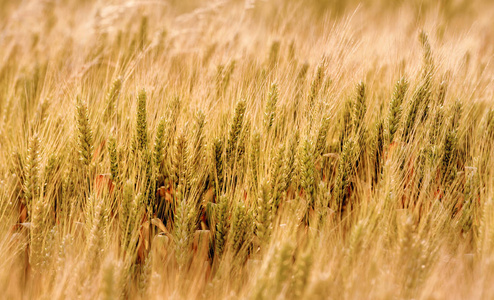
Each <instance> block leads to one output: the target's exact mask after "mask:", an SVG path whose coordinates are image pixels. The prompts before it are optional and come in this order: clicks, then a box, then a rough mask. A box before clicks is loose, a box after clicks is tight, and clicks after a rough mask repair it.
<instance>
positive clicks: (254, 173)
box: [249, 131, 261, 190]
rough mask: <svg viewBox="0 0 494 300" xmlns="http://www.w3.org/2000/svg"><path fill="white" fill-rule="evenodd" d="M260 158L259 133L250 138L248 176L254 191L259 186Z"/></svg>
mask: <svg viewBox="0 0 494 300" xmlns="http://www.w3.org/2000/svg"><path fill="white" fill-rule="evenodd" d="M260 157H261V134H260V133H259V132H257V131H256V132H254V135H253V137H252V144H251V149H250V159H249V166H250V174H251V179H252V187H253V188H254V190H257V189H258V186H259V160H260Z"/></svg>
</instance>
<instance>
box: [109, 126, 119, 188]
mask: <svg viewBox="0 0 494 300" xmlns="http://www.w3.org/2000/svg"><path fill="white" fill-rule="evenodd" d="M108 156H109V157H110V173H111V178H112V180H113V181H114V182H118V181H119V178H120V172H119V167H118V154H117V141H116V140H115V137H113V136H111V137H110V138H109V139H108Z"/></svg>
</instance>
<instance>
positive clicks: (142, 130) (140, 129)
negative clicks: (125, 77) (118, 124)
mask: <svg viewBox="0 0 494 300" xmlns="http://www.w3.org/2000/svg"><path fill="white" fill-rule="evenodd" d="M136 115H137V116H136V132H135V136H134V142H133V150H134V151H142V150H144V149H147V144H148V132H147V120H146V118H147V117H146V91H145V90H144V89H142V90H141V91H139V95H138V96H137V113H136Z"/></svg>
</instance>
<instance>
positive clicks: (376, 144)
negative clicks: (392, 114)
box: [372, 120, 384, 184]
mask: <svg viewBox="0 0 494 300" xmlns="http://www.w3.org/2000/svg"><path fill="white" fill-rule="evenodd" d="M383 153H384V122H383V121H382V120H379V121H377V123H376V126H375V129H374V138H373V141H372V159H373V161H374V176H373V182H374V184H375V183H377V181H378V180H379V178H380V176H381V173H382V167H383V161H382V160H383Z"/></svg>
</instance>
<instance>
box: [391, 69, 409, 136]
mask: <svg viewBox="0 0 494 300" xmlns="http://www.w3.org/2000/svg"><path fill="white" fill-rule="evenodd" d="M407 90H408V81H407V80H406V79H405V78H402V79H400V80H399V81H398V82H397V83H396V85H395V90H394V92H393V97H392V98H391V102H390V104H389V112H388V120H387V121H388V138H389V142H390V143H392V142H393V140H394V137H395V134H396V132H397V131H398V127H399V125H400V120H401V112H402V110H403V108H402V106H403V100H404V99H405V94H406V92H407Z"/></svg>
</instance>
